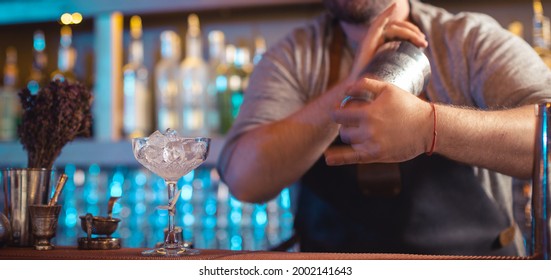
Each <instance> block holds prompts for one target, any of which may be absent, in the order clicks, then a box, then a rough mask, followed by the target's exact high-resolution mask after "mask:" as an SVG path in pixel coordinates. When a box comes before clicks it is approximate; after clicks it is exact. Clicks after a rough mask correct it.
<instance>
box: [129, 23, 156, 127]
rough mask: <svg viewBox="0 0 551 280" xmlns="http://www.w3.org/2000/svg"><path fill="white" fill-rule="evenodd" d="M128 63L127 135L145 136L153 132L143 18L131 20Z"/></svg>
mask: <svg viewBox="0 0 551 280" xmlns="http://www.w3.org/2000/svg"><path fill="white" fill-rule="evenodd" d="M130 37H131V40H130V46H129V49H128V63H127V64H126V65H124V67H123V96H124V99H123V100H124V102H123V103H124V105H123V134H124V135H125V136H126V137H128V138H134V137H144V136H147V135H149V134H150V133H151V131H152V117H151V115H152V114H151V111H152V108H151V107H150V106H151V101H152V97H151V94H150V93H149V72H148V71H147V68H146V67H145V66H144V65H143V58H144V53H143V42H142V19H141V18H140V17H139V16H133V17H131V18H130Z"/></svg>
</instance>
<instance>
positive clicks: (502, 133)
mask: <svg viewBox="0 0 551 280" xmlns="http://www.w3.org/2000/svg"><path fill="white" fill-rule="evenodd" d="M436 110H437V114H438V115H437V117H438V120H437V122H438V124H437V132H438V134H437V143H436V150H435V152H437V153H440V154H442V155H444V156H446V157H448V158H451V159H453V160H456V161H459V162H463V163H467V164H471V165H475V166H480V167H485V168H488V169H491V170H495V171H497V172H500V173H503V174H507V175H511V176H516V177H520V178H529V177H530V176H531V174H532V165H533V154H534V143H535V138H534V137H535V130H536V117H535V109H534V105H527V106H523V107H519V108H515V109H508V110H501V111H476V110H471V109H463V108H457V107H451V106H443V105H437V106H436Z"/></svg>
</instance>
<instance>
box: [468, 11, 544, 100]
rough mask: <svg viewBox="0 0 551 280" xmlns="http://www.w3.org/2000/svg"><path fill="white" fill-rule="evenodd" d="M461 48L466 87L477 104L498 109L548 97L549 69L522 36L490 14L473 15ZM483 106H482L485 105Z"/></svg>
mask: <svg viewBox="0 0 551 280" xmlns="http://www.w3.org/2000/svg"><path fill="white" fill-rule="evenodd" d="M482 20H483V21H486V23H487V24H477V25H476V26H477V27H476V28H473V29H471V30H470V32H469V34H468V35H467V36H468V37H467V40H466V44H465V45H464V46H463V51H465V52H466V53H470V54H469V55H467V54H466V56H467V57H468V59H469V60H470V61H469V65H470V67H469V70H468V72H469V73H468V75H469V80H470V84H469V87H470V88H469V91H470V94H471V97H472V98H473V99H474V101H475V103H476V104H477V105H479V106H480V107H483V108H484V107H486V108H489V109H500V108H509V107H517V106H521V105H527V104H535V103H540V102H547V101H551V71H550V70H549V68H548V67H547V65H546V64H545V63H544V62H543V60H542V59H541V58H540V57H539V56H538V54H537V53H536V52H535V51H534V50H533V49H532V47H530V45H529V44H528V43H526V42H525V41H524V40H523V39H521V38H519V37H517V36H515V35H513V34H512V33H510V32H509V31H507V30H506V29H503V28H502V27H501V26H500V25H499V24H498V23H497V22H496V21H494V20H493V19H491V18H489V17H485V16H480V17H475V19H474V20H473V21H474V24H476V22H477V21H482ZM484 109H485V108H484Z"/></svg>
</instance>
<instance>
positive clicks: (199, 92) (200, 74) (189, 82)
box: [180, 14, 209, 136]
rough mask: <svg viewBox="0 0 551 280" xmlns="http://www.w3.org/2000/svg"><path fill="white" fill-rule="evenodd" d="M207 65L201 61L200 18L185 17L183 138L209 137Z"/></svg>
mask: <svg viewBox="0 0 551 280" xmlns="http://www.w3.org/2000/svg"><path fill="white" fill-rule="evenodd" d="M208 71H209V70H208V65H207V63H206V62H205V60H204V59H203V55H202V47H201V29H200V27H199V17H198V16H197V15H196V14H191V15H189V17H188V29H187V33H186V57H185V59H184V60H183V61H182V63H181V65H180V75H181V84H182V128H181V130H180V131H181V133H182V134H183V135H186V136H204V135H207V134H208V128H207V126H206V121H205V119H206V117H205V116H206V110H207V108H208V106H207V86H208Z"/></svg>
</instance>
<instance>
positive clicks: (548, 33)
mask: <svg viewBox="0 0 551 280" xmlns="http://www.w3.org/2000/svg"><path fill="white" fill-rule="evenodd" d="M533 9H534V17H533V25H532V35H533V41H532V46H533V47H534V50H536V52H537V53H538V54H539V55H540V57H541V58H542V59H543V61H544V62H545V63H546V64H547V65H548V66H549V67H551V24H550V20H549V18H548V17H546V16H545V15H544V13H543V5H542V4H541V1H540V0H534V2H533Z"/></svg>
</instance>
